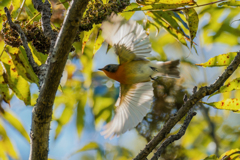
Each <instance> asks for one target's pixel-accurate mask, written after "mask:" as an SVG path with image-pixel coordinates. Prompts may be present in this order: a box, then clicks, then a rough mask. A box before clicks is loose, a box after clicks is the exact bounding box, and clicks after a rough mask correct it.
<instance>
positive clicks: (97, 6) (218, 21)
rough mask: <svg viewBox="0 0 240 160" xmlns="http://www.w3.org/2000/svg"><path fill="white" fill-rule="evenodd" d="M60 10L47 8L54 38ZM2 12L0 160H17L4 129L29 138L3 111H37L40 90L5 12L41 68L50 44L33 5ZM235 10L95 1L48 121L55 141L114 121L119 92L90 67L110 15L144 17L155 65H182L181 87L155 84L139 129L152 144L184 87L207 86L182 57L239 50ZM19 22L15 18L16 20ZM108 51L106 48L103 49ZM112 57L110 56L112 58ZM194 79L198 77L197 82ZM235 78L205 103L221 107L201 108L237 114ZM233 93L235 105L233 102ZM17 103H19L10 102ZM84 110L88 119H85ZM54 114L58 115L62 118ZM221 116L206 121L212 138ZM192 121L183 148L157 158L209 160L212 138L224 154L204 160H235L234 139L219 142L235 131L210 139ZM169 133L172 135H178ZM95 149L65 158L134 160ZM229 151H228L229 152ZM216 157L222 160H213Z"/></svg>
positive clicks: (96, 145)
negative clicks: (19, 104)
mask: <svg viewBox="0 0 240 160" xmlns="http://www.w3.org/2000/svg"><path fill="white" fill-rule="evenodd" d="M60 2H61V3H58V2H56V1H54V0H53V1H51V3H52V11H53V15H52V22H53V23H52V27H53V28H55V30H54V31H55V32H56V33H59V30H60V26H61V25H62V22H63V15H64V13H65V11H66V9H67V8H68V7H69V3H68V2H65V1H62V0H60ZM22 3H23V4H22ZM200 3H201V4H200ZM202 3H203V4H202ZM0 4H1V5H0V23H1V24H2V23H3V25H1V26H0V29H1V30H2V35H1V36H0V48H1V50H0V60H1V61H0V63H1V65H0V102H1V103H0V148H1V149H0V159H3V160H5V159H9V158H8V157H9V156H10V157H11V158H12V159H18V158H19V155H18V153H17V151H16V150H17V148H16V147H15V146H14V143H13V142H12V141H11V137H10V136H9V135H8V133H7V131H6V129H5V128H7V127H6V126H9V125H10V126H12V127H13V128H14V129H15V130H16V131H17V132H18V133H20V134H21V136H22V138H24V139H25V140H26V141H27V142H29V136H28V134H27V132H29V131H26V129H25V128H24V125H23V124H22V122H21V120H19V118H18V116H17V115H16V114H14V113H12V111H10V110H9V109H8V105H9V106H10V104H11V103H12V101H23V102H24V104H25V105H26V106H34V104H35V103H36V99H37V95H38V93H37V91H36V90H37V87H38V86H39V84H38V82H39V79H38V77H37V75H36V74H35V73H34V71H33V69H32V67H31V65H30V64H29V62H28V59H27V55H26V53H25V50H24V48H23V47H22V46H21V45H22V43H21V40H20V38H19V35H18V34H17V33H16V32H15V31H13V30H12V29H11V28H10V27H9V25H8V24H7V23H6V17H5V13H4V10H3V6H7V7H8V8H11V9H12V11H11V15H12V18H13V19H15V20H16V22H17V21H20V22H18V23H20V24H21V27H22V28H23V30H24V33H25V34H26V35H27V38H28V45H29V47H30V49H31V51H32V53H33V57H34V60H35V62H36V63H37V64H38V65H42V64H44V63H45V61H46V60H47V56H48V55H47V54H48V49H49V47H48V46H50V40H49V39H48V38H46V37H45V36H44V34H43V31H42V28H41V23H40V22H39V20H40V18H41V15H40V14H37V11H36V10H35V9H34V7H33V5H32V3H31V1H30V0H26V1H22V0H12V1H10V0H3V1H1V2H0ZM210 4H213V5H210ZM21 6H23V8H21ZM237 6H239V2H238V1H234V0H229V1H227V2H221V3H219V4H218V6H217V4H215V2H212V1H209V0H203V1H196V2H195V1H193V0H173V1H168V0H137V1H136V3H130V1H128V0H126V1H101V0H100V1H97V0H96V1H94V0H92V1H91V2H90V3H89V5H88V8H87V11H86V12H85V15H84V18H83V19H82V20H81V25H80V27H79V30H80V31H79V35H77V36H76V38H75V42H74V44H73V47H72V50H71V53H70V54H69V61H68V63H67V64H66V67H65V71H64V73H63V77H62V80H61V86H60V87H59V91H58V93H57V95H56V99H55V103H54V114H53V122H56V128H54V134H55V135H54V138H55V139H56V140H57V139H59V137H60V135H61V134H63V131H64V129H65V128H64V127H65V126H67V125H68V124H70V123H71V121H74V124H75V127H76V132H77V134H78V137H82V136H84V130H85V129H86V128H87V127H89V126H86V124H87V123H88V122H87V120H86V119H87V116H89V114H90V116H92V117H93V118H92V119H93V121H94V122H93V124H91V127H92V128H94V129H95V130H99V129H98V128H99V126H101V125H102V124H103V123H105V122H108V121H110V120H111V116H112V114H113V112H112V111H113V108H114V103H115V101H116V98H117V95H118V91H117V89H116V85H114V82H113V81H112V80H110V79H106V77H105V76H103V74H102V73H99V72H96V71H95V69H94V66H95V65H96V66H97V65H99V63H100V61H102V60H101V59H97V60H95V59H94V57H95V56H97V55H98V54H99V52H100V51H101V52H103V51H104V52H107V51H106V50H107V49H106V46H105V43H104V39H103V37H102V35H101V29H100V27H101V22H102V21H103V20H104V19H105V18H106V17H107V16H108V15H110V14H111V13H112V12H121V13H119V14H121V15H122V16H123V17H125V18H126V19H130V18H131V17H132V16H133V15H135V16H136V15H138V14H139V13H142V14H143V15H144V16H145V17H143V18H142V19H141V20H139V21H138V22H139V23H140V24H142V25H143V27H144V29H145V30H146V31H147V33H148V34H149V35H150V41H151V43H152V48H153V50H154V52H155V53H156V54H157V57H156V58H157V59H158V60H164V61H165V60H168V59H171V58H172V57H174V59H176V58H175V57H181V59H182V63H181V72H182V75H181V76H182V78H181V79H179V80H168V79H166V78H160V79H158V82H155V83H154V89H155V90H154V93H155V100H154V103H153V109H152V110H151V112H149V113H148V115H147V116H146V117H145V118H144V120H143V123H141V124H139V125H138V126H137V130H138V132H139V133H140V134H141V135H142V136H143V137H144V138H146V140H147V141H150V140H151V138H152V137H153V136H155V135H156V133H157V132H158V131H159V130H160V129H161V127H162V124H163V122H165V121H166V120H167V119H168V118H169V115H170V114H173V113H175V112H176V111H177V110H178V109H179V108H180V107H181V106H182V104H183V103H184V102H183V100H182V97H183V95H184V94H185V93H186V94H189V93H187V90H185V89H184V87H183V86H190V87H189V88H191V87H192V85H193V84H194V85H198V86H201V84H203V83H205V84H206V83H207V80H205V81H202V80H200V81H197V79H199V76H201V77H204V75H201V72H200V71H202V70H203V69H202V68H201V67H198V68H197V69H196V66H195V65H194V63H195V62H194V61H193V60H191V59H188V58H186V56H187V55H186V54H185V52H193V54H191V56H196V55H195V54H194V52H195V53H200V54H199V56H202V55H203V53H202V51H201V48H203V50H206V48H207V47H209V46H214V45H218V44H221V45H223V44H224V46H227V47H228V48H233V47H236V46H237V45H238V39H239V36H240V32H239V25H235V24H236V23H237V21H236V22H234V23H233V24H231V22H233V21H234V20H236V19H237V18H236V17H237V15H238V14H239V11H238V8H236V7H237ZM22 9H23V10H22ZM18 15H20V16H19V17H18ZM206 17H207V18H206ZM200 22H201V23H200ZM56 26H57V27H56ZM4 42H5V43H4ZM104 46H105V48H104ZM110 47H111V46H108V48H110ZM227 47H226V48H227ZM229 50H231V52H229ZM236 51H237V50H233V49H228V51H227V52H221V53H220V52H219V53H218V54H217V55H216V56H214V55H210V56H208V57H209V60H208V61H206V62H202V61H200V60H198V61H197V63H198V64H196V65H198V66H202V67H227V66H228V65H229V64H230V63H231V61H232V60H233V58H234V57H235V55H236V54H237V52H236ZM167 53H170V54H167ZM175 53H176V54H175ZM109 54H112V53H111V50H110V51H109ZM211 69H212V68H211ZM199 70H200V71H199ZM204 71H205V70H204ZM211 72H214V71H211ZM195 73H197V74H200V75H198V76H197V75H196V76H195V75H194V74H195ZM211 76H212V75H211V74H209V75H207V76H205V79H207V78H208V77H211ZM211 78H212V77H211ZM234 78H235V79H234V80H232V79H229V80H228V82H226V84H225V85H223V86H222V87H221V88H220V89H219V90H218V91H217V92H215V93H214V94H212V95H210V96H209V98H210V97H212V96H214V95H217V94H221V95H223V97H224V98H223V100H220V101H219V100H218V99H217V100H216V98H215V101H216V102H204V101H205V99H203V101H202V102H199V103H203V104H207V105H209V106H213V107H214V108H217V109H224V110H231V111H234V112H236V111H237V112H239V109H240V107H239V103H240V102H239V100H238V95H239V93H240V92H239V91H237V90H239V87H238V86H239V73H238V72H237V74H235V75H234ZM214 79H216V77H214ZM189 84H190V85H189ZM233 91H235V92H233ZM232 92H233V95H232V96H233V97H234V98H233V97H231V93H232ZM16 97H17V98H18V99H19V100H12V99H14V98H16ZM214 97H215V96H214ZM214 97H213V98H214ZM89 108H90V110H91V111H90V112H91V113H88V112H87V110H89ZM59 110H61V112H60V114H59ZM219 112H220V111H219ZM221 113H222V114H220V115H221V116H220V115H218V114H216V113H215V112H214V113H212V114H211V119H212V121H214V123H215V124H216V126H215V127H216V128H215V130H214V131H216V130H218V129H219V130H220V129H221V127H222V126H221V123H222V122H223V121H224V119H225V118H226V115H225V114H226V112H221ZM197 118H198V120H196V119H195V120H193V122H192V123H191V124H190V127H189V129H188V130H187V133H186V135H185V136H184V137H183V139H182V140H181V142H179V143H178V144H176V145H175V144H173V145H171V146H169V148H167V150H166V151H165V152H164V154H163V156H162V157H165V158H166V159H173V158H175V159H184V158H185V159H186V158H189V159H201V158H202V159H203V158H205V157H207V156H208V155H209V152H210V151H209V150H211V149H209V146H210V145H211V144H212V143H214V142H213V140H212V139H214V138H216V139H217V141H218V143H219V145H220V146H221V150H219V151H217V150H216V151H215V155H212V156H208V157H207V158H205V159H222V158H223V157H224V156H225V158H226V157H228V158H229V157H230V158H232V159H234V158H235V159H237V158H236V157H237V156H239V150H238V149H236V150H233V149H234V148H237V141H238V142H239V140H240V139H239V137H237V138H236V139H235V140H234V139H233V138H232V139H231V138H230V139H224V137H226V136H230V137H234V134H235V135H236V134H239V131H238V130H237V129H235V128H234V127H232V126H228V127H229V128H230V129H232V130H233V131H235V132H236V133H235V132H232V133H231V134H230V133H228V132H227V131H226V130H223V131H222V132H221V135H218V136H217V137H213V136H212V135H211V134H210V133H209V128H208V126H207V120H206V119H204V118H203V117H202V116H200V115H198V117H197ZM23 123H24V122H23ZM225 127H226V126H225ZM173 132H176V130H174V131H173ZM203 133H204V134H203ZM100 143H101V142H99V141H97V140H95V141H94V140H93V141H92V142H89V143H86V145H85V146H82V147H80V149H77V150H76V151H75V152H72V154H70V157H71V156H74V155H75V154H79V153H80V152H85V151H86V152H87V151H89V150H96V153H95V154H96V156H95V157H94V158H96V157H97V158H99V159H100V158H102V159H108V158H109V157H110V158H112V159H127V158H132V157H134V156H135V155H134V154H133V153H132V151H130V150H129V149H127V148H124V147H120V146H112V145H110V144H107V145H105V146H106V148H107V151H106V152H105V153H104V151H103V147H102V146H101V144H100ZM215 145H216V144H215ZM50 150H51V149H50ZM227 150H229V151H228V152H226V151H227ZM212 152H214V151H212ZM212 152H211V153H212ZM218 152H221V153H224V152H226V153H224V154H223V155H222V156H221V157H220V158H218V156H219V155H218V154H219V153H218ZM90 155H91V154H86V157H88V156H89V157H91V156H90Z"/></svg>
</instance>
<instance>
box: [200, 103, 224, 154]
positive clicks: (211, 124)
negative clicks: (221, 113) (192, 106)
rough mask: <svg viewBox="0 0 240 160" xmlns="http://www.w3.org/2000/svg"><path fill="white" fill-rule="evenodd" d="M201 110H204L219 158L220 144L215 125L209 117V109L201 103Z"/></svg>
mask: <svg viewBox="0 0 240 160" xmlns="http://www.w3.org/2000/svg"><path fill="white" fill-rule="evenodd" d="M199 106H200V109H201V110H202V114H203V116H204V117H205V119H206V121H207V123H208V126H209V127H208V128H209V135H210V136H211V137H212V139H213V141H214V143H215V145H216V149H215V155H216V156H218V157H219V143H218V140H217V137H216V134H215V124H214V123H213V122H212V121H211V119H210V117H209V114H208V112H209V109H208V108H206V107H205V106H204V105H203V104H202V103H199Z"/></svg>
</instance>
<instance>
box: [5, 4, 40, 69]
mask: <svg viewBox="0 0 240 160" xmlns="http://www.w3.org/2000/svg"><path fill="white" fill-rule="evenodd" d="M4 11H5V13H6V15H7V20H8V23H9V25H10V27H11V28H12V29H14V30H15V31H16V32H17V33H18V34H19V36H20V38H21V41H22V43H23V47H24V49H25V51H26V54H27V57H28V61H29V63H30V65H31V66H32V68H33V71H34V72H35V73H37V72H38V70H39V67H38V65H37V64H36V63H35V61H34V59H33V56H32V52H31V50H30V48H29V47H28V42H27V37H26V36H25V34H24V32H23V30H22V29H21V27H20V25H19V24H17V23H13V21H12V19H11V15H10V12H9V11H8V9H7V7H4Z"/></svg>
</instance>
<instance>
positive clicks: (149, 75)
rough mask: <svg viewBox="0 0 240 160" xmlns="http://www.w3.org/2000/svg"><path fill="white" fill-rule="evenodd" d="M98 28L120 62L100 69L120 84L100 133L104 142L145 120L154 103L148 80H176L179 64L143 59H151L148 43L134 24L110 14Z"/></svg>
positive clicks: (147, 38)
mask: <svg viewBox="0 0 240 160" xmlns="http://www.w3.org/2000/svg"><path fill="white" fill-rule="evenodd" d="M101 28H102V34H103V37H104V38H105V41H106V42H107V43H108V44H110V45H111V46H113V47H114V50H115V53H116V54H117V55H118V57H119V61H120V64H109V65H106V66H105V67H104V68H101V69H99V70H102V71H103V72H104V73H105V74H106V75H107V76H108V77H109V78H112V79H114V80H116V81H118V82H120V93H119V97H118V100H117V102H116V104H115V106H116V113H115V116H114V118H113V119H112V121H111V122H109V123H108V124H106V125H105V126H104V129H105V130H104V131H103V132H101V134H102V135H104V136H105V138H108V137H110V138H113V137H114V136H119V135H120V134H123V133H125V132H126V131H128V130H130V129H132V128H134V127H136V126H137V125H138V123H139V122H141V121H142V119H143V118H144V117H145V116H146V114H147V113H148V111H149V109H150V107H151V103H152V100H153V87H152V82H151V80H154V77H156V76H165V77H171V78H179V71H178V67H177V66H178V65H179V60H175V61H167V62H160V61H149V60H148V59H146V58H145V57H151V56H152V55H151V54H150V52H151V51H152V48H151V43H150V41H149V37H148V35H147V34H146V32H145V31H144V29H143V27H142V26H141V25H139V24H138V23H136V22H135V21H132V20H129V21H127V20H125V19H124V18H123V17H121V16H118V15H116V14H112V15H111V16H109V17H108V18H107V19H106V20H105V21H104V22H103V23H102V27H101Z"/></svg>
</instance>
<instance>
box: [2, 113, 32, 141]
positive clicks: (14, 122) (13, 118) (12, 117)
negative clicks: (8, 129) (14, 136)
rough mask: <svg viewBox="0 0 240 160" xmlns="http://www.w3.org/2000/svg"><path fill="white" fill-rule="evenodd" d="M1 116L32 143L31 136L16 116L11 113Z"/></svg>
mask: <svg viewBox="0 0 240 160" xmlns="http://www.w3.org/2000/svg"><path fill="white" fill-rule="evenodd" d="M0 116H1V117H2V118H3V119H5V120H6V121H7V122H8V123H9V124H11V125H12V126H13V127H14V128H15V129H16V130H17V131H18V132H19V133H20V134H21V135H22V136H23V137H24V138H25V139H26V140H27V141H28V142H30V138H29V135H28V133H27V131H26V130H25V128H24V127H23V125H22V123H21V122H20V121H19V120H18V119H17V118H16V115H13V114H12V113H11V112H9V111H5V112H4V113H0Z"/></svg>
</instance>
